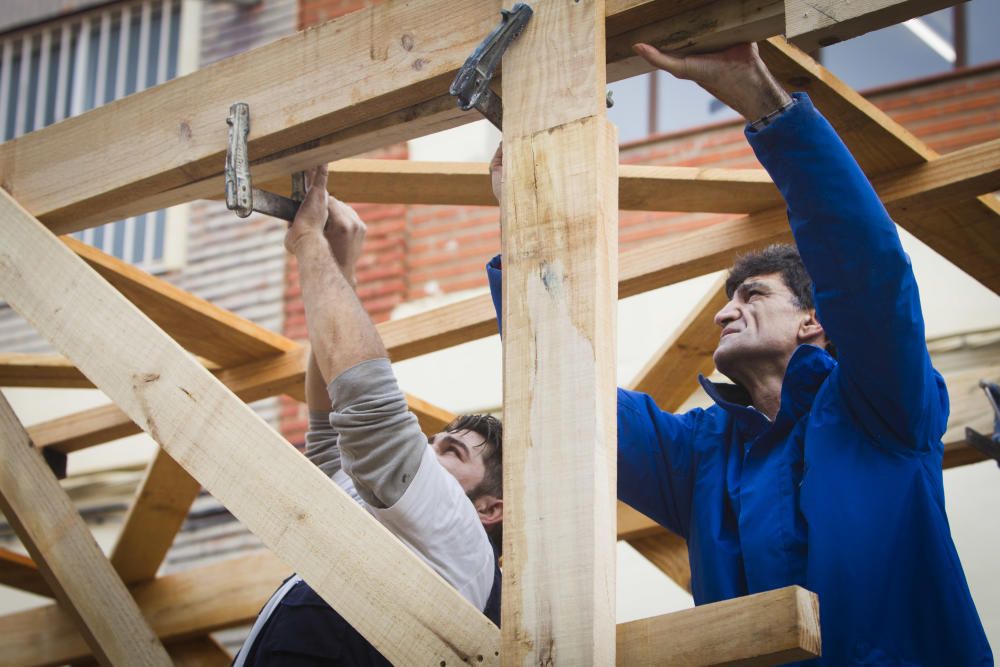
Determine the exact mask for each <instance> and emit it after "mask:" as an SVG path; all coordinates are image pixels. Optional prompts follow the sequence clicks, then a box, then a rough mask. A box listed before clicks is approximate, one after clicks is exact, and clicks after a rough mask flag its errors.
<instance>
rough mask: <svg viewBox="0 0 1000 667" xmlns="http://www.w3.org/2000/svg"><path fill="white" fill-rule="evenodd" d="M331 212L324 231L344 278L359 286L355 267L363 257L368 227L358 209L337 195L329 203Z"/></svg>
mask: <svg viewBox="0 0 1000 667" xmlns="http://www.w3.org/2000/svg"><path fill="white" fill-rule="evenodd" d="M327 210H328V211H329V213H330V218H329V221H328V222H327V225H326V231H325V232H324V234H325V236H326V240H327V242H328V243H329V244H330V249H331V250H332V251H333V256H334V257H335V258H336V259H337V264H339V265H340V270H341V272H342V273H343V274H344V278H346V279H347V282H349V283H350V284H351V286H352V287H357V286H358V281H357V278H356V277H355V275H354V267H355V265H356V264H357V262H358V258H359V257H361V247H362V246H363V245H364V243H365V234H367V233H368V227H367V226H365V223H364V221H363V220H361V217H360V216H359V215H358V213H357V211H355V210H354V209H353V208H351V207H350V206H348V205H347V204H345V203H344V202H342V201H340V200H339V199H337V198H336V197H330V199H329V203H328V204H327Z"/></svg>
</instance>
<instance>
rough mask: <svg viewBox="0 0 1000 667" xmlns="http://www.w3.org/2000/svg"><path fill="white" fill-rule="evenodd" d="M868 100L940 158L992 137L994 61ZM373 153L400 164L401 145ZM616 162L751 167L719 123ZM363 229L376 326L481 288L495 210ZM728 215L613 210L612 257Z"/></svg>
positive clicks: (324, 12)
mask: <svg viewBox="0 0 1000 667" xmlns="http://www.w3.org/2000/svg"><path fill="white" fill-rule="evenodd" d="M372 4H376V3H375V2H373V1H372V0H303V1H302V4H301V9H300V22H301V26H302V27H305V26H308V25H312V24H314V23H315V22H318V21H323V20H328V19H330V18H334V17H335V16H338V15H340V14H342V13H346V12H347V11H351V10H354V9H358V8H361V7H367V6H370V5H372ZM868 97H869V98H870V99H871V100H872V101H874V102H875V103H876V104H877V105H878V106H879V107H881V108H882V109H884V110H885V111H886V112H887V113H889V115H890V116H892V118H893V119H894V120H896V121H898V122H900V123H901V124H903V125H904V126H906V127H907V128H908V129H909V130H911V131H912V132H913V133H914V134H916V135H917V136H918V137H920V138H921V139H923V140H924V141H926V142H927V143H928V144H929V145H930V146H931V147H932V148H934V149H935V150H938V151H940V152H942V153H947V152H949V151H954V150H957V149H960V148H964V147H966V146H969V145H972V144H975V143H979V142H982V141H988V140H990V139H995V138H998V137H1000V63H996V64H993V65H988V66H982V67H977V68H972V69H968V70H965V71H962V72H955V73H951V74H948V75H944V76H939V77H934V78H931V79H924V80H921V81H916V82H911V83H909V84H905V85H900V86H894V87H891V88H884V89H880V90H877V91H871V93H870V94H869V95H868ZM379 157H393V158H403V159H405V158H406V148H405V146H399V147H397V148H395V149H393V150H390V151H385V152H382V153H380V154H379ZM621 161H622V162H627V163H633V164H657V165H675V166H692V167H703V166H712V167H732V168H741V167H757V166H758V164H757V161H756V160H755V158H754V157H753V155H752V153H751V151H750V148H749V146H748V144H747V142H746V140H745V139H744V137H743V130H742V125H741V124H740V123H736V122H727V123H723V124H717V125H712V126H706V127H701V128H694V129H691V130H687V131H684V132H677V133H672V134H666V135H659V136H654V137H650V138H649V139H646V140H643V141H640V142H633V143H631V144H626V145H623V146H622V148H621ZM356 209H357V211H358V213H359V214H360V215H361V217H362V218H363V219H364V220H365V222H366V223H367V224H368V238H367V242H366V247H365V256H364V258H363V259H362V261H361V265H360V267H359V271H358V284H359V289H358V291H359V294H360V296H361V299H362V302H363V303H364V305H365V307H366V308H367V310H368V312H369V313H370V314H371V316H372V318H373V319H374V320H375V321H376V322H379V321H383V320H385V319H387V318H388V317H389V316H390V314H391V312H392V309H393V308H394V307H396V306H397V305H399V304H400V303H403V302H406V301H409V300H412V299H419V298H422V297H426V296H434V295H438V294H444V293H451V292H458V291H461V290H467V289H473V288H482V287H485V286H486V277H485V272H484V271H483V265H484V264H485V262H486V260H487V259H488V258H490V257H491V256H493V255H494V254H496V253H497V252H499V250H500V229H499V224H498V211H497V209H496V208H493V207H474V206H464V207H462V206H402V205H392V206H382V205H368V204H361V205H358V206H356ZM729 217H732V216H723V215H709V214H695V213H676V214H673V213H644V212H622V214H621V217H620V233H619V244H620V249H621V250H622V251H625V250H629V249H631V248H634V247H637V246H638V245H639V244H641V243H644V242H647V241H648V240H650V239H654V238H661V237H663V236H666V235H668V234H671V233H674V232H684V231H689V230H691V229H697V228H699V227H704V226H707V225H711V224H714V223H716V222H720V221H722V220H725V219H727V218H729ZM285 318H286V319H285V331H284V333H285V335H287V336H289V337H291V338H295V339H297V340H304V339H305V338H306V331H305V321H304V317H303V312H302V303H301V300H300V297H299V287H298V274H297V271H296V269H295V267H294V265H293V262H289V268H288V270H287V291H286V303H285ZM281 414H282V423H281V427H282V432H283V433H284V435H285V436H286V437H288V438H289V440H291V441H292V442H296V443H298V442H302V439H303V434H304V428H305V412H304V407H300V406H299V404H298V403H295V402H293V401H289V400H287V399H286V400H285V402H284V403H283V404H282V412H281Z"/></svg>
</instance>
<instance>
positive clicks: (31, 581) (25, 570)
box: [0, 547, 52, 597]
mask: <svg viewBox="0 0 1000 667" xmlns="http://www.w3.org/2000/svg"><path fill="white" fill-rule="evenodd" d="M0 584H2V585H4V586H10V587H11V588H16V589H18V590H22V591H27V592H28V593H34V594H35V595H44V596H45V597H52V589H51V588H49V585H48V584H47V583H45V579H44V578H43V577H42V573H41V572H39V571H38V566H37V565H35V561H33V560H31V559H30V558H28V557H27V556H23V555H21V554H19V553H17V552H16V551H11V550H10V549H4V548H2V547H0Z"/></svg>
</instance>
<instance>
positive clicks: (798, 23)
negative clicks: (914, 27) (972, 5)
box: [785, 0, 956, 53]
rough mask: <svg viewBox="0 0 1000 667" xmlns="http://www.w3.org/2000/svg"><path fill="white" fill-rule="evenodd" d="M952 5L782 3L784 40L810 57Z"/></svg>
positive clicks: (929, 0) (897, 0) (885, 0)
mask: <svg viewBox="0 0 1000 667" xmlns="http://www.w3.org/2000/svg"><path fill="white" fill-rule="evenodd" d="M954 4H956V2H955V0H864V1H863V2H843V0H785V37H786V38H787V39H788V41H789V42H791V43H792V44H794V45H795V46H797V47H798V48H800V49H802V50H803V51H805V52H807V53H812V52H814V51H817V50H819V48H820V47H822V46H830V45H831V44H836V43H837V42H842V41H844V40H845V39H848V38H850V37H857V36H859V35H863V34H865V33H867V32H871V31H873V30H878V29H879V28H884V27H886V26H888V25H893V24H896V23H902V22H904V21H907V20H909V19H912V18H915V17H917V16H922V15H924V14H930V13H931V12H935V11H937V10H939V9H944V8H945V7H951V6H952V5H954Z"/></svg>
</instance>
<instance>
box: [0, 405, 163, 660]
mask: <svg viewBox="0 0 1000 667" xmlns="http://www.w3.org/2000/svg"><path fill="white" fill-rule="evenodd" d="M0 458H2V459H3V462H4V463H3V466H0V509H2V510H3V513H4V516H6V517H7V521H9V522H10V524H11V526H13V528H14V530H15V531H16V532H17V535H18V537H19V538H21V543H22V544H24V546H25V548H26V549H27V550H28V553H30V554H31V557H32V559H33V560H34V562H35V563H37V564H38V568H39V570H40V572H41V573H42V576H43V577H44V578H45V582H46V583H47V584H48V585H49V587H50V588H51V589H52V591H54V592H55V594H56V597H57V598H58V599H59V601H60V603H61V604H62V606H63V608H64V609H66V611H67V612H68V613H69V614H71V615H72V617H73V620H74V621H75V622H76V625H77V627H78V628H79V630H80V632H81V633H83V636H84V638H85V639H86V641H87V643H88V644H89V645H90V647H91V649H92V650H93V651H94V653H95V654H96V655H97V657H98V659H99V660H100V661H101V663H102V664H106V665H169V664H170V658H169V657H168V656H167V652H166V651H165V650H164V648H163V645H162V644H160V642H159V640H158V639H157V638H156V635H155V634H153V631H152V630H151V629H150V628H149V626H148V625H147V624H146V621H145V619H143V617H142V614H141V613H140V612H139V608H138V607H137V606H136V604H135V601H133V600H132V598H131V597H130V596H129V594H128V591H127V590H126V589H125V586H124V584H122V582H121V580H120V579H119V578H118V577H117V576H116V575H115V573H114V570H112V569H111V565H110V564H109V563H108V561H107V559H106V558H105V557H104V554H103V553H101V548H100V547H99V546H97V542H96V541H95V540H94V536H93V535H91V534H90V530H89V529H88V528H87V525H86V524H85V523H84V522H83V519H82V518H81V517H80V515H79V513H77V511H76V508H75V507H73V503H72V502H71V501H70V499H69V497H68V496H67V495H66V492H65V491H63V490H62V488H61V487H60V486H59V482H58V481H57V480H56V478H55V476H54V475H53V474H52V471H51V470H49V467H48V465H47V464H46V463H45V461H44V459H43V458H42V455H41V453H40V452H39V451H38V450H37V449H35V448H34V447H33V446H32V444H31V440H29V439H28V434H27V433H26V432H25V430H24V428H23V427H22V426H21V423H20V422H19V421H18V419H17V416H16V415H15V414H14V411H13V410H12V409H11V407H10V405H9V404H8V403H7V399H6V398H4V397H3V396H2V395H0Z"/></svg>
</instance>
